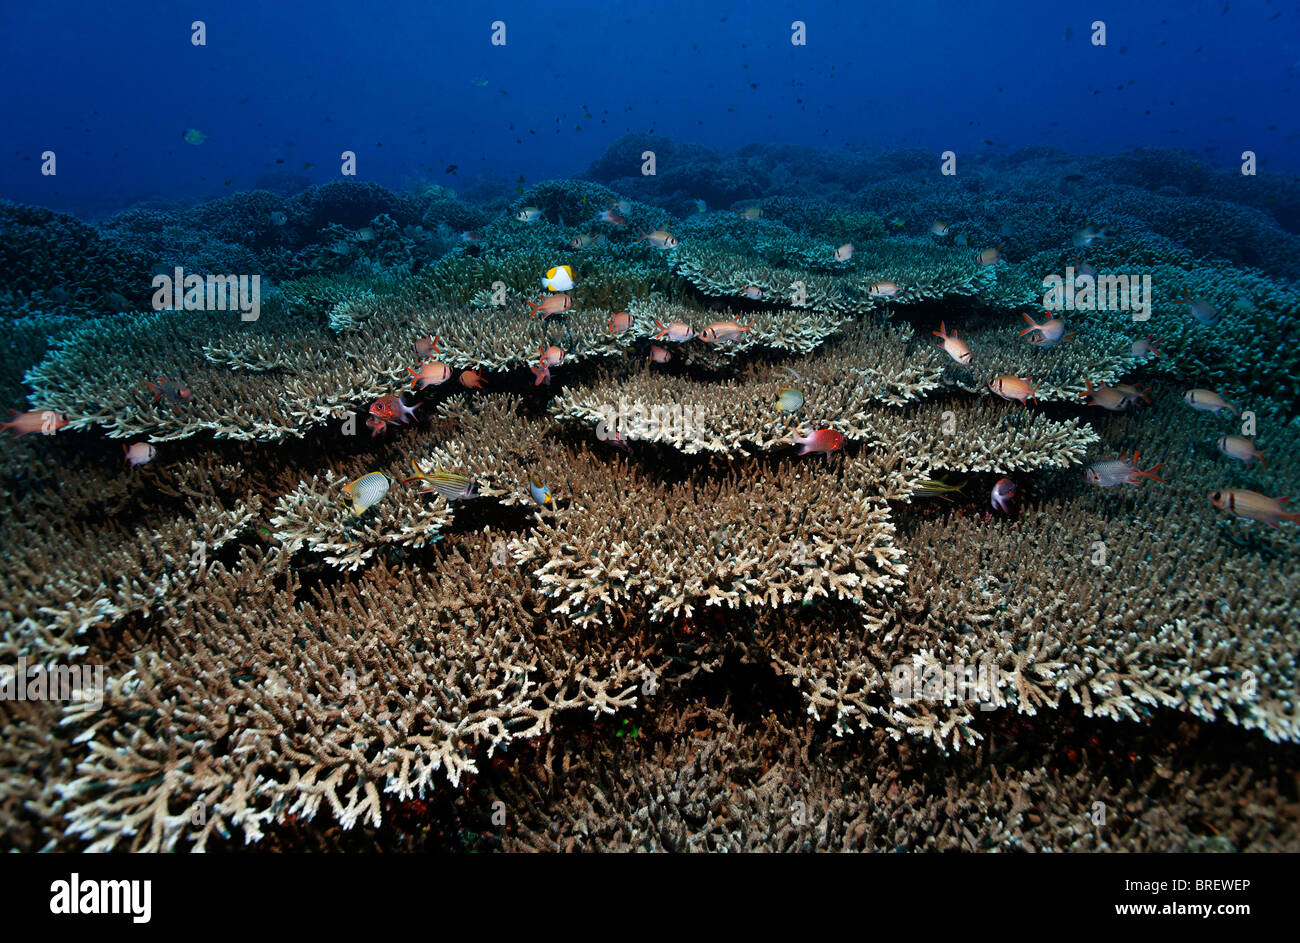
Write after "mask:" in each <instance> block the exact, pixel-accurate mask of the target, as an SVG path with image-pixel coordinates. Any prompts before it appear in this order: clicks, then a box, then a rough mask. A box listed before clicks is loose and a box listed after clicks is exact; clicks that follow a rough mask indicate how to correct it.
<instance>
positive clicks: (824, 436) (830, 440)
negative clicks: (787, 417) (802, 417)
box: [794, 429, 844, 455]
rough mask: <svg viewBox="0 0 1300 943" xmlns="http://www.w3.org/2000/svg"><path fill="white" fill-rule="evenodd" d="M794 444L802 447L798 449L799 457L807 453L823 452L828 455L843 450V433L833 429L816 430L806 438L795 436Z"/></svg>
mask: <svg viewBox="0 0 1300 943" xmlns="http://www.w3.org/2000/svg"><path fill="white" fill-rule="evenodd" d="M794 444H795V445H798V446H802V447H801V448H800V449H799V454H800V455H807V454H808V453H809V452H825V453H826V454H827V455H829V454H830V453H831V452H836V451H839V450H840V449H842V448H844V433H842V432H836V431H835V430H834V429H816V430H814V431H812V432H810V433H808V435H806V436H798V435H797V436H795V437H794Z"/></svg>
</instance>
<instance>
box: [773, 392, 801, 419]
mask: <svg viewBox="0 0 1300 943" xmlns="http://www.w3.org/2000/svg"><path fill="white" fill-rule="evenodd" d="M803 403H804V400H803V394H802V393H800V392H799V391H798V390H792V389H784V390H777V394H776V408H777V409H779V410H781V412H783V413H795V412H798V411H799V410H800V409H802V408H803Z"/></svg>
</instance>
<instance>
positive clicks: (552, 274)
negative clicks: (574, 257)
mask: <svg viewBox="0 0 1300 943" xmlns="http://www.w3.org/2000/svg"><path fill="white" fill-rule="evenodd" d="M542 287H544V288H548V289H550V290H551V291H568V290H569V289H570V288H572V287H573V269H572V268H570V267H569V266H567V265H557V266H555V268H553V269H550V270H548V271H547V273H546V277H545V278H543V279H542Z"/></svg>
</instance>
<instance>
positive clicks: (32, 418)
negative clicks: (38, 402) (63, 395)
mask: <svg viewBox="0 0 1300 943" xmlns="http://www.w3.org/2000/svg"><path fill="white" fill-rule="evenodd" d="M9 415H11V416H13V417H14V418H13V419H11V420H9V421H8V422H0V429H9V430H11V431H12V432H13V434H14V438H15V439H17V438H19V437H20V436H25V435H29V434H30V433H33V432H43V433H45V434H47V435H50V434H53V433H55V432H58V431H59V430H60V429H62V428H63V427H64V426H66V425H67V424H68V417H67V416H65V415H63V413H56V412H54V411H53V410H49V409H33V410H29V411H28V412H25V413H20V412H18V410H16V409H11V410H9Z"/></svg>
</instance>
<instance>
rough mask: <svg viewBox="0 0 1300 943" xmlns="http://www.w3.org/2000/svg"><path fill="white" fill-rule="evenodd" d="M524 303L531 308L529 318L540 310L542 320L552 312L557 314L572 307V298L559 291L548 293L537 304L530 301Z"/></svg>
mask: <svg viewBox="0 0 1300 943" xmlns="http://www.w3.org/2000/svg"><path fill="white" fill-rule="evenodd" d="M524 304H526V305H528V307H530V308H532V309H533V310H532V311H530V312H529V313H528V317H529V318H530V319H531V318H533V317H535V316H536V314H537V312H538V311H540V312H542V320H543V321H544V320H546V319H547V318H549V317H550V316H551V315H553V314H559V313H560V312H561V311H568V310H569V309H570V308H571V307H573V299H572V298H570V297H569V296H568V295H566V294H564V293H563V292H561V293H560V294H558V295H549V296H547V297H545V298H543V299H542V300H541V301H540V302H538V303H537V304H533V303H532V302H531V301H525V302H524Z"/></svg>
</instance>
